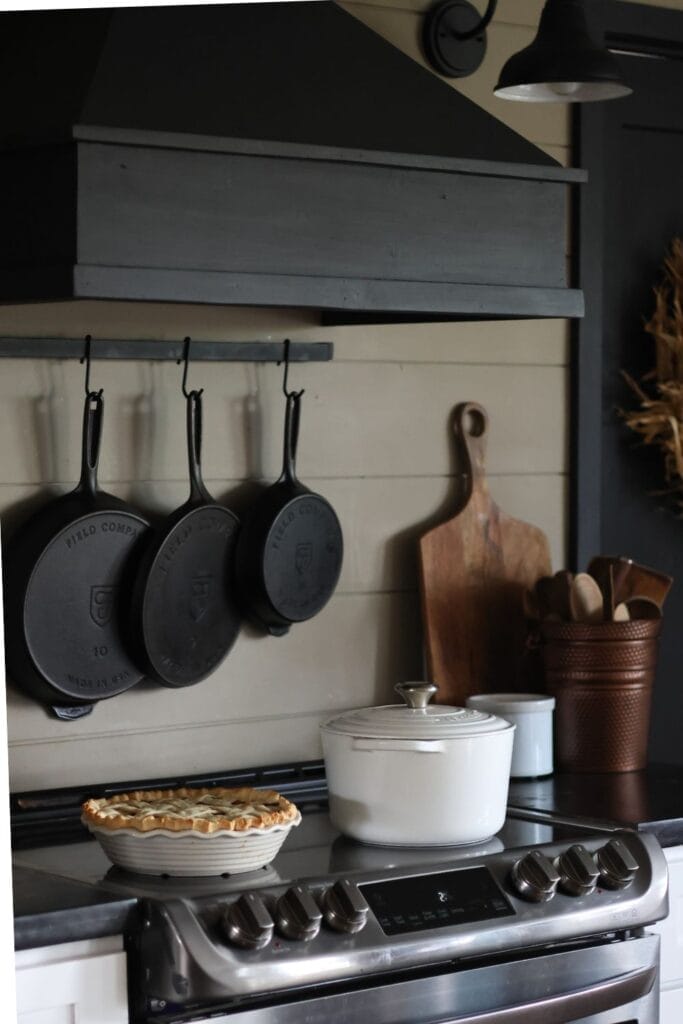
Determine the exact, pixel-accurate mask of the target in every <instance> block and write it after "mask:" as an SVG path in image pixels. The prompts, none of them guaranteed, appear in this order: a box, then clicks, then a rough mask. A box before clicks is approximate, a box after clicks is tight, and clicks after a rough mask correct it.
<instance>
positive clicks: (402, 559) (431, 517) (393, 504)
mask: <svg viewBox="0 0 683 1024" xmlns="http://www.w3.org/2000/svg"><path fill="white" fill-rule="evenodd" d="M206 483H207V487H208V489H209V491H210V493H211V494H213V495H215V496H219V495H222V494H223V493H226V494H228V495H229V493H230V491H231V490H233V489H234V488H235V487H236V486H237V483H238V481H232V483H231V484H228V485H227V487H226V484H225V482H224V481H213V480H207V481H206ZM308 483H309V484H313V483H315V490H316V491H317V492H318V493H320V494H323V495H324V496H325V497H326V498H327V500H328V501H329V502H331V504H332V506H333V507H334V508H335V509H336V511H337V515H338V516H339V519H340V522H341V525H342V530H343V534H344V565H343V568H342V574H341V578H340V581H339V585H338V587H337V593H339V594H343V593H363V592H366V593H369V592H378V591H395V590H414V589H415V587H416V575H415V552H416V544H417V538H418V537H419V536H420V535H421V534H422V533H423V532H424V531H425V530H427V529H429V528H430V527H431V526H433V525H435V524H436V523H437V522H440V521H442V520H443V519H445V518H449V517H450V516H451V515H452V510H453V509H454V508H455V507H456V500H455V499H456V494H457V480H456V479H455V478H447V477H424V476H421V477H418V478H417V479H416V478H413V477H382V478H379V479H373V478H370V477H353V478H346V479H343V480H335V479H330V478H322V479H320V480H316V481H315V482H314V481H312V480H309V481H308ZM489 486H490V490H491V495H492V497H493V498H494V500H495V501H497V502H498V504H499V505H500V507H501V508H502V509H503V510H504V511H505V512H507V513H508V514H509V515H513V516H515V517H516V518H518V519H527V520H530V521H531V522H533V523H534V524H535V525H536V526H539V527H540V528H541V529H543V530H544V531H545V533H546V534H547V536H548V540H549V543H550V547H551V551H552V555H553V564H554V565H555V566H556V567H557V568H560V567H561V566H562V565H563V563H564V519H565V505H566V477H565V476H564V475H563V474H560V473H557V474H536V475H533V474H524V473H522V474H519V475H508V474H501V475H498V476H491V477H489ZM110 489H111V490H112V491H115V492H116V494H117V496H118V497H121V498H123V499H124V500H125V501H129V502H131V504H134V505H135V506H136V507H138V506H139V502H140V499H143V501H142V506H141V507H142V509H143V510H144V511H148V510H149V508H150V506H152V507H153V508H155V509H158V510H160V511H162V510H163V511H164V512H170V511H171V510H172V509H174V508H176V507H177V506H178V505H180V504H182V502H183V501H185V500H186V498H187V492H188V488H187V485H186V484H185V483H183V482H170V481H162V482H160V483H158V484H156V485H152V486H149V487H145V488H144V489H143V488H139V487H138V486H136V485H135V484H132V485H131V484H115V485H113V486H112V487H111V488H110ZM34 494H35V488H34V487H32V486H31V485H7V484H6V485H0V519H2V521H3V526H5V527H12V526H13V525H15V524H16V525H18V523H19V522H20V521H21V518H22V517H21V516H20V514H19V512H20V510H24V509H25V508H26V502H27V501H28V500H29V499H30V498H31V497H32V496H33V495H34ZM144 499H147V500H144ZM15 510H16V511H15ZM239 511H240V513H241V515H242V517H243V518H244V517H246V516H247V515H248V512H249V504H248V502H247V503H245V504H242V505H241V506H240V508H239ZM25 514H26V513H25V512H24V518H25Z"/></svg>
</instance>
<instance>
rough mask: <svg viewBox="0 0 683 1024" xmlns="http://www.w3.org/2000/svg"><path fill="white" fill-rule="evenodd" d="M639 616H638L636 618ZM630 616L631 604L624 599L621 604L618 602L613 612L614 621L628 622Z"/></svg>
mask: <svg viewBox="0 0 683 1024" xmlns="http://www.w3.org/2000/svg"><path fill="white" fill-rule="evenodd" d="M637 617H638V616H636V618H637ZM630 618H631V612H630V610H629V606H628V605H627V604H626V603H625V602H624V601H622V602H621V604H618V605H617V606H616V608H615V609H614V611H613V612H612V622H628V621H629V619H630ZM641 618H642V616H641Z"/></svg>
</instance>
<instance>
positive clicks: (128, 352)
mask: <svg viewBox="0 0 683 1024" xmlns="http://www.w3.org/2000/svg"><path fill="white" fill-rule="evenodd" d="M184 344H185V343H184V341H183V340H182V339H181V340H180V341H148V340H147V341H143V340H139V341H138V340H136V339H125V340H115V339H112V338H101V339H97V338H93V339H92V341H91V343H90V356H91V358H92V359H135V360H143V361H155V360H161V361H170V360H173V361H174V362H178V361H179V360H182V358H183V352H184ZM286 349H287V359H288V360H289V362H291V363H321V362H329V361H330V360H331V359H332V358H333V352H334V346H333V344H332V342H329V341H292V342H288V341H287V342H285V341H194V339H193V341H192V362H193V363H194V362H218V363H227V362H237V363H280V362H282V360H283V359H284V358H285V350H286ZM82 358H83V338H0V359H82Z"/></svg>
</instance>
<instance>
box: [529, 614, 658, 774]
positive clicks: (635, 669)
mask: <svg viewBox="0 0 683 1024" xmlns="http://www.w3.org/2000/svg"><path fill="white" fill-rule="evenodd" d="M661 625H662V622H661V619H642V620H631V621H627V622H596V623H574V622H543V623H542V624H541V637H542V653H543V667H544V677H545V685H546V690H547V692H548V693H550V694H552V695H553V696H554V697H555V701H556V707H555V733H556V735H555V752H556V759H557V767H558V768H559V769H560V770H561V771H569V772H630V771H638V770H640V769H641V768H644V767H645V766H646V764H647V745H648V736H649V729H650V706H651V700H652V686H653V683H654V677H655V669H656V666H657V646H658V640H659V634H660V631H661Z"/></svg>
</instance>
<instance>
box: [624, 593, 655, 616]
mask: <svg viewBox="0 0 683 1024" xmlns="http://www.w3.org/2000/svg"><path fill="white" fill-rule="evenodd" d="M624 604H625V605H626V608H627V610H628V613H629V616H630V618H632V619H661V617H662V609H661V608H660V607H659V605H658V604H657V602H656V601H653V600H652V599H651V598H649V597H630V598H629V599H628V601H625V602H624Z"/></svg>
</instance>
